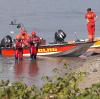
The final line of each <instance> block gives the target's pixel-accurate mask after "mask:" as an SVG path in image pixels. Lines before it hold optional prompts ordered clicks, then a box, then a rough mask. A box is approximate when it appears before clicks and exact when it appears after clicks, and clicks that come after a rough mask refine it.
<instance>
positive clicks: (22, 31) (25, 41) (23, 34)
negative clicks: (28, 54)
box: [16, 28, 30, 46]
mask: <svg viewBox="0 0 100 99" xmlns="http://www.w3.org/2000/svg"><path fill="white" fill-rule="evenodd" d="M19 31H20V33H19V34H18V35H17V36H16V39H21V40H22V43H23V45H24V46H29V45H28V40H29V37H30V35H29V34H28V33H27V31H26V30H25V28H20V29H19Z"/></svg>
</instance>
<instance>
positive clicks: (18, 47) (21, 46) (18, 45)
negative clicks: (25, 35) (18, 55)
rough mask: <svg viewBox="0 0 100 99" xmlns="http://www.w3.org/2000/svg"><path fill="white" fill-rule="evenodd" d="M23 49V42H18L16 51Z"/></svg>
mask: <svg viewBox="0 0 100 99" xmlns="http://www.w3.org/2000/svg"><path fill="white" fill-rule="evenodd" d="M22 48H23V44H22V42H18V41H17V42H16V49H22Z"/></svg>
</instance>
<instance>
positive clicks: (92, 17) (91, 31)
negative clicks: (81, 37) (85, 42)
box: [85, 8, 97, 42]
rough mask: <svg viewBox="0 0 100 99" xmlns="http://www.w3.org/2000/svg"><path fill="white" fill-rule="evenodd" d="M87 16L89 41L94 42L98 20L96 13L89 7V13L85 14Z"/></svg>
mask: <svg viewBox="0 0 100 99" xmlns="http://www.w3.org/2000/svg"><path fill="white" fill-rule="evenodd" d="M85 18H86V20H87V30H88V38H89V41H90V42H92V41H93V40H94V35H95V21H96V18H97V16H96V14H95V12H93V11H92V10H91V8H88V9H87V13H86V14H85Z"/></svg>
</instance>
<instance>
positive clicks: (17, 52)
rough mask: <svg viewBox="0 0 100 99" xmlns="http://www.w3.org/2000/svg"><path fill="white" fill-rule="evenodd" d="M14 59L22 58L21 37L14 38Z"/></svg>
mask: <svg viewBox="0 0 100 99" xmlns="http://www.w3.org/2000/svg"><path fill="white" fill-rule="evenodd" d="M15 59H17V60H22V59H23V43H22V40H21V39H17V40H16V44H15Z"/></svg>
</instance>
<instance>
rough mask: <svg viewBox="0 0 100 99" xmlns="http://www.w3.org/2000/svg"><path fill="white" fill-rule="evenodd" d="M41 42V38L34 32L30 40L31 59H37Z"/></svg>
mask: <svg viewBox="0 0 100 99" xmlns="http://www.w3.org/2000/svg"><path fill="white" fill-rule="evenodd" d="M40 42H41V40H40V38H39V37H38V36H37V35H36V32H32V33H31V36H30V39H29V44H30V47H29V48H30V57H31V58H32V59H33V58H34V59H36V56H37V51H38V46H39V44H40Z"/></svg>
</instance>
